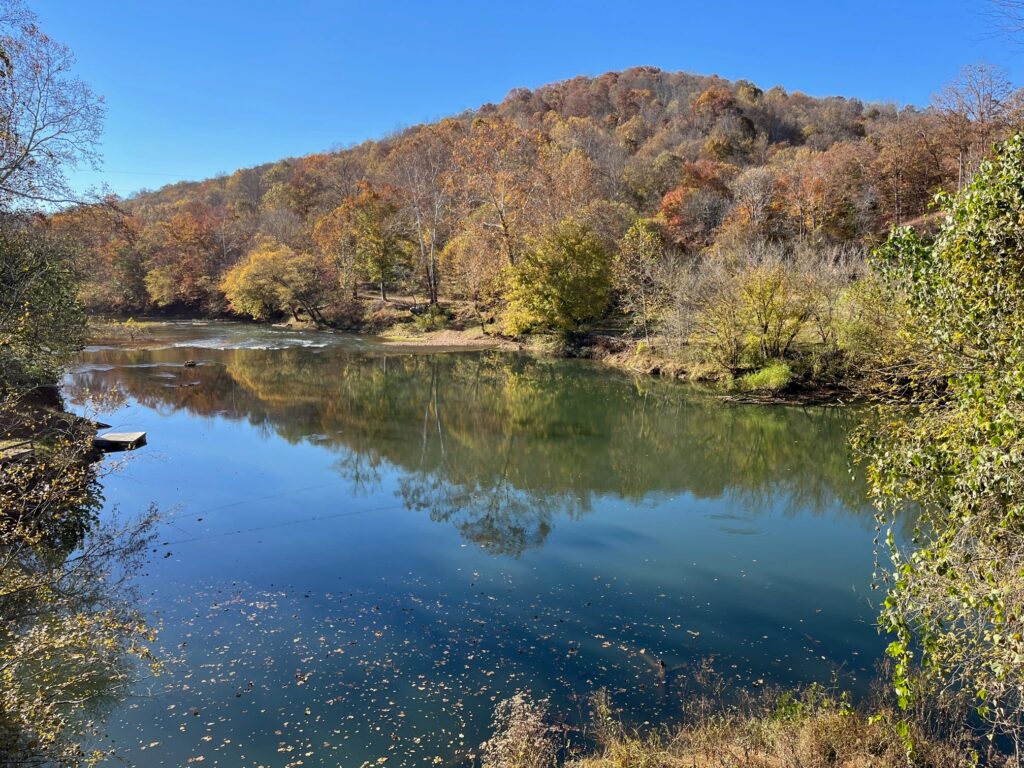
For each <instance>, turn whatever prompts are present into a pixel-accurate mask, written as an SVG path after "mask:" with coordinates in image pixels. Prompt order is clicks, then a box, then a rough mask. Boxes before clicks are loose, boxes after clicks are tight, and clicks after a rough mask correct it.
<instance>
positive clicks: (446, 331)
mask: <svg viewBox="0 0 1024 768" xmlns="http://www.w3.org/2000/svg"><path fill="white" fill-rule="evenodd" d="M392 316H393V324H391V325H387V326H384V327H381V326H379V325H378V326H375V329H376V330H375V332H365V331H362V330H359V329H356V328H348V329H341V330H339V329H331V328H325V327H323V326H318V325H317V324H315V323H310V322H302V321H298V322H297V321H295V320H289V321H286V322H281V323H262V322H259V321H254V320H246V319H244V318H241V319H240V318H237V317H230V316H228V317H222V318H209V317H187V316H179V317H174V316H164V317H161V316H157V317H143V318H140V319H139V320H136V319H134V318H124V319H121V318H114V317H109V316H91V317H90V318H89V330H88V339H89V343H93V344H121V343H131V342H137V341H142V340H144V339H145V338H146V336H147V335H149V334H150V333H152V331H153V329H155V328H159V327H160V326H161V324H163V323H166V322H175V321H178V322H181V321H197V322H218V321H220V322H242V323H245V324H251V325H253V326H256V327H258V326H264V327H270V328H277V329H286V330H289V331H296V332H299V333H340V334H351V335H355V336H365V337H368V338H372V339H373V340H374V341H375V342H377V343H380V344H383V345H385V346H387V347H390V348H393V349H403V348H408V349H411V350H421V351H463V350H485V349H491V350H500V351H506V352H520V353H524V354H532V355H537V356H540V357H551V358H578V359H586V360H592V361H594V362H595V363H599V364H601V365H604V366H607V367H609V368H612V369H615V370H618V371H621V372H623V373H628V374H634V375H638V376H654V377H661V378H665V379H671V380H675V381H681V382H689V383H699V384H710V385H714V386H715V387H716V388H717V389H718V390H719V395H720V396H721V397H722V399H723V400H725V401H728V402H744V403H760V404H793V405H796V404H798V405H842V404H846V403H851V402H855V401H859V400H863V399H864V398H865V397H866V394H865V393H864V392H858V391H856V389H854V388H853V387H851V386H847V385H845V384H844V383H842V382H833V383H828V384H822V383H816V382H814V381H806V382H801V381H798V382H794V381H793V376H792V372H791V371H787V372H783V373H782V375H781V376H776V377H775V378H774V379H773V376H772V374H773V373H774V371H772V369H771V368H768V369H767V373H768V376H767V377H765V381H764V382H763V383H761V382H759V381H758V377H757V376H756V375H755V377H754V378H753V383H752V384H746V383H745V382H743V380H742V379H741V380H740V381H736V380H735V379H733V378H732V377H730V376H728V375H726V374H725V373H724V372H722V371H721V370H718V369H716V368H714V367H713V366H708V365H706V364H703V363H702V362H700V360H699V359H698V358H695V356H694V354H693V352H692V351H689V354H687V353H686V352H685V351H677V352H675V353H671V352H661V351H659V347H658V346H651V345H649V344H648V343H646V342H644V341H642V340H637V339H633V338H629V337H628V336H623V335H622V334H614V335H613V334H608V333H606V334H585V335H582V336H580V337H577V338H576V339H574V340H573V341H572V342H567V341H566V340H565V339H564V338H563V337H561V336H558V335H543V336H542V335H534V336H529V337H519V338H515V337H509V336H504V335H501V334H499V333H496V332H494V331H493V330H491V329H489V328H487V327H486V326H484V327H481V326H480V325H471V326H469V327H465V326H461V325H459V324H452V325H448V326H447V327H444V328H440V329H430V328H427V329H424V328H423V327H421V326H420V325H418V324H417V323H416V322H415V318H416V316H415V315H413V314H412V313H411V312H409V310H408V309H407V308H405V309H403V308H400V307H398V308H396V309H395V311H394V312H393V315H392ZM655 341H657V340H655ZM763 370H765V369H762V371H763ZM755 373H757V372H755ZM762 375H763V374H762Z"/></svg>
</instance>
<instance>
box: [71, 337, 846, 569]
mask: <svg viewBox="0 0 1024 768" xmlns="http://www.w3.org/2000/svg"><path fill="white" fill-rule="evenodd" d="M187 355H188V350H181V349H164V350H153V351H128V352H121V351H113V350H107V351H99V352H97V353H94V355H93V357H92V363H94V366H93V367H91V368H89V369H84V370H83V371H81V372H79V373H78V374H76V375H75V376H74V381H73V386H72V392H74V391H80V390H84V389H87V388H92V389H98V388H101V387H104V386H110V385H112V384H114V383H119V384H120V385H121V386H123V387H125V388H126V389H127V390H128V391H129V393H130V394H131V395H132V396H134V397H135V398H137V399H138V400H139V401H140V402H141V403H143V404H145V405H147V406H150V407H153V408H157V409H160V410H166V409H172V410H175V409H184V410H187V411H188V412H190V413H195V414H200V415H222V416H226V417H228V418H233V419H245V420H247V421H248V422H250V423H252V424H254V425H258V426H261V427H264V428H268V429H272V430H273V431H274V432H275V433H276V434H278V435H280V436H282V437H283V438H285V439H286V440H289V441H293V442H298V441H314V442H316V443H318V444H322V445H326V446H329V447H331V448H334V449H336V450H338V451H339V453H340V454H341V456H340V458H339V462H338V468H339V471H341V472H342V473H343V474H345V476H346V477H349V478H350V479H352V480H353V481H355V480H358V481H359V482H362V483H367V482H369V483H373V482H374V477H375V472H376V469H377V468H378V467H380V466H381V465H382V464H383V463H385V462H386V463H387V464H389V465H391V466H394V467H397V468H399V469H400V470H401V472H402V477H401V478H400V482H399V489H400V493H401V495H402V498H403V500H404V502H405V503H406V504H407V505H408V506H409V507H410V508H413V509H422V510H425V511H427V512H429V514H430V515H431V517H432V519H435V520H438V521H444V522H449V523H451V524H454V525H456V526H457V527H458V528H459V530H460V531H461V532H462V533H463V535H464V536H466V537H467V538H468V539H470V540H472V541H475V542H477V543H478V544H480V545H482V546H484V547H485V548H487V549H489V550H491V551H494V552H502V553H516V552H521V551H522V550H523V549H525V548H527V547H530V546H536V545H538V544H540V543H542V542H543V541H544V538H545V537H546V535H547V533H548V531H549V530H550V528H551V525H552V521H553V519H554V517H555V516H556V515H568V516H578V515H582V514H585V513H586V512H587V511H588V510H589V509H590V507H591V504H592V501H593V499H594V498H595V497H596V496H603V495H612V496H615V497H619V498H624V499H629V500H637V501H638V500H640V499H643V498H645V497H647V496H649V495H651V494H677V493H680V492H688V493H691V494H693V495H695V496H697V497H701V498H720V497H728V498H730V499H731V500H732V501H733V502H734V503H735V505H736V506H737V508H742V509H743V510H744V511H745V512H747V513H761V512H764V511H765V510H767V509H769V508H772V509H777V508H780V501H781V502H782V503H781V509H782V510H783V511H792V510H797V509H810V510H813V511H816V512H822V511H825V510H853V511H854V512H856V513H860V512H861V511H863V509H864V508H863V502H862V499H863V490H862V488H861V486H860V484H859V483H858V481H857V480H856V479H855V478H853V477H851V475H850V472H849V457H848V454H847V450H846V436H847V433H848V431H849V429H850V427H851V426H852V424H853V421H854V419H855V415H854V414H852V413H850V412H849V411H844V410H840V409H798V408H764V407H743V406H723V405H722V404H720V403H719V402H718V401H716V400H714V399H713V398H707V397H701V396H698V395H695V394H694V393H692V392H687V390H685V389H684V388H683V387H681V386H679V385H674V384H671V383H666V382H659V381H656V380H641V381H634V380H632V379H630V378H628V377H623V376H618V375H614V374H610V373H608V372H607V371H603V370H600V369H598V368H596V367H593V366H589V365H584V364H576V363H572V362H566V361H545V360H536V359H533V358H528V357H523V356H516V355H507V354H498V353H471V354H438V355H425V354H361V353H353V352H350V351H343V350H331V349H327V350H321V351H316V352H313V351H310V350H307V349H284V350H226V351H220V352H216V353H214V357H215V360H214V364H209V365H201V366H199V367H197V368H182V367H180V363H181V362H182V361H183V360H184V359H185V358H186V356H187ZM105 363H106V364H110V365H114V366H120V367H117V368H116V369H107V370H104V369H103V364H105ZM160 363H162V364H163V365H154V364H160ZM175 365H177V366H178V367H168V366H175ZM126 366H128V367H126Z"/></svg>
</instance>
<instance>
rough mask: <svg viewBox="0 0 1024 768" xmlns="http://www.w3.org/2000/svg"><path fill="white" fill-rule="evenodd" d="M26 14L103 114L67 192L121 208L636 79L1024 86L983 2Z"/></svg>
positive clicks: (355, 6)
mask: <svg viewBox="0 0 1024 768" xmlns="http://www.w3.org/2000/svg"><path fill="white" fill-rule="evenodd" d="M28 2H29V4H30V6H31V7H32V8H33V9H34V10H36V12H37V13H38V14H39V16H40V23H41V26H42V28H43V29H44V30H45V31H46V32H47V33H48V34H50V35H51V36H52V37H54V38H56V39H58V40H60V41H61V42H64V43H66V44H68V45H69V46H70V47H71V48H72V49H73V50H74V51H75V53H76V54H77V56H78V63H79V66H78V71H79V74H80V76H81V77H82V78H83V79H85V80H86V81H88V82H89V83H90V84H91V85H92V86H93V88H94V90H96V91H97V92H98V93H100V94H102V95H103V96H105V98H106V100H107V106H108V117H107V125H106V132H105V140H104V147H103V152H104V156H105V158H106V161H105V165H104V168H103V170H102V171H101V172H99V173H94V172H91V171H90V172H84V171H83V172H78V173H76V174H74V181H75V183H76V185H77V186H79V187H85V186H87V185H90V184H94V183H97V182H105V183H106V184H108V185H109V186H110V187H111V188H112V189H113V190H114V191H116V192H118V193H120V194H127V193H130V192H132V191H134V190H137V189H140V188H143V187H145V188H155V187H159V186H162V185H164V184H167V183H171V182H174V181H177V180H180V179H196V178H204V177H207V176H211V175H214V174H216V173H219V172H226V171H232V170H234V169H235V168H239V167H243V166H250V165H256V164H258V163H262V162H267V161H270V160H277V159H280V158H282V157H288V156H295V155H302V154H306V153H308V152H313V151H317V150H324V149H328V148H331V147H335V146H339V145H346V144H351V143H356V142H359V141H362V140H363V139H367V138H376V137H379V136H381V135H384V134H386V133H389V132H391V131H393V130H394V129H396V128H400V127H402V126H406V125H412V124H415V123H419V122H424V121H428V120H434V119H436V118H439V117H443V116H445V115H449V114H453V113H457V112H460V111H462V110H464V109H468V108H473V107H476V106H479V105H480V104H483V103H486V102H498V101H500V100H501V99H502V98H503V97H504V95H505V94H506V93H507V92H508V91H509V90H510V89H511V88H514V87H517V86H526V87H531V88H532V87H536V86H540V85H543V84H545V83H549V82H553V81H556V80H562V79H565V78H568V77H572V76H575V75H579V74H585V75H598V74H601V73H603V72H606V71H609V70H617V69H624V68H627V67H630V66H636V65H640V64H648V65H653V66H657V67H660V68H662V69H666V70H686V71H689V72H695V73H700V74H718V75H721V76H723V77H727V78H729V79H738V78H746V79H748V80H751V81H753V82H755V83H757V84H758V85H760V86H762V87H770V86H772V85H782V86H783V87H785V88H787V89H788V90H794V91H795V90H799V91H804V92H806V93H809V94H812V95H815V96H824V95H833V94H835V95H843V96H856V97H859V98H862V99H864V100H868V101H871V100H878V101H894V102H898V103H913V104H920V105H923V104H927V103H928V102H929V100H930V99H931V96H932V94H933V93H935V92H936V91H937V90H938V89H939V88H940V87H941V86H942V85H943V83H945V82H947V81H948V80H950V79H951V78H952V77H953V76H954V75H955V74H956V73H957V70H958V69H959V68H960V67H961V66H963V65H965V64H968V63H973V62H976V61H980V60H984V61H988V62H990V63H993V64H997V65H1000V66H1003V67H1005V68H1006V69H1007V70H1008V72H1009V74H1010V75H1011V78H1012V79H1013V80H1014V82H1016V83H1018V84H1024V37H1022V38H1021V40H1020V41H1019V42H1017V43H1014V42H1013V41H1011V40H1009V39H1007V38H1006V37H1005V36H1002V35H999V34H998V33H997V30H996V25H995V22H994V21H993V19H992V18H991V17H990V15H989V14H990V12H991V9H992V6H991V5H990V4H989V3H988V2H987V1H986V0H885V1H880V0H860V1H859V2H857V1H850V2H847V1H846V0H837V1H836V2H829V0H817V1H816V2H805V1H803V0H801V1H799V2H749V1H746V2H742V1H740V0H716V1H715V2H705V1H704V0H649V1H648V2H636V3H633V2H621V1H620V2H616V3H605V2H590V3H582V2H557V1H556V0H547V2H534V0H524V1H522V2H517V3H481V2H439V1H437V0H435V2H390V3H384V2H337V1H335V2H331V1H330V0H308V1H307V0H292V2H280V0H274V1H270V2H267V1H264V0H253V1H252V2H221V0H204V1H203V2H198V1H197V0H177V1H176V2H173V3H160V2H135V1H134V0H133V1H132V2H124V0H90V1H88V2H84V1H83V0H28Z"/></svg>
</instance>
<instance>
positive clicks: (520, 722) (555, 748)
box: [482, 686, 1008, 768]
mask: <svg viewBox="0 0 1024 768" xmlns="http://www.w3.org/2000/svg"><path fill="white" fill-rule="evenodd" d="M591 708H592V719H591V721H590V723H589V724H588V725H587V727H586V728H585V729H584V731H583V733H582V734H581V735H580V736H581V737H580V738H576V739H573V738H572V737H571V736H570V737H569V738H567V736H566V733H567V731H566V728H565V727H564V726H560V725H557V724H554V722H553V720H552V719H551V717H550V713H549V712H548V711H547V707H546V702H544V701H540V702H538V701H535V700H532V699H530V698H529V696H527V695H525V694H523V693H520V694H517V695H516V696H514V697H512V698H511V699H508V700H506V701H504V702H502V703H500V704H499V705H498V707H497V709H496V710H495V718H494V724H493V727H494V735H493V737H492V738H491V739H490V740H489V741H488V742H486V743H485V744H484V745H483V748H482V757H483V761H482V763H483V766H484V768H547V767H548V766H553V765H560V766H563V768H968V766H974V765H977V764H978V762H977V760H981V761H982V763H983V764H988V765H992V766H997V765H1000V766H1001V765H1008V763H1007V762H1006V759H1005V757H1004V756H1002V755H999V754H997V753H996V752H995V751H994V750H991V748H990V752H989V753H988V754H986V755H984V756H982V755H978V754H976V751H975V748H976V747H978V746H979V743H978V742H977V741H974V740H973V737H972V736H971V734H970V732H969V730H967V729H966V728H957V727H954V726H953V725H951V723H953V722H957V720H956V718H951V717H950V714H951V713H949V712H939V711H936V710H929V711H927V712H916V713H912V714H910V715H909V719H908V715H907V713H899V712H898V711H897V709H896V708H895V707H894V705H892V704H891V703H889V702H885V701H881V700H880V699H879V698H875V699H874V700H872V701H871V702H869V703H867V704H865V706H864V707H863V708H855V707H853V706H851V705H850V704H849V703H848V701H847V700H846V698H845V697H844V696H842V695H838V694H836V693H835V692H834V691H829V690H826V689H824V688H821V687H819V686H811V687H809V688H806V689H803V690H800V691H797V692H788V691H787V692H782V691H771V690H768V691H765V690H762V691H760V692H756V693H750V694H745V695H741V696H740V697H739V698H738V700H734V701H733V703H732V704H730V705H728V706H724V705H723V703H722V699H721V698H720V697H718V696H715V695H710V694H709V695H703V696H696V697H692V698H690V699H687V700H686V701H684V702H682V712H683V719H682V722H679V723H676V724H674V725H665V726H661V727H649V728H647V729H644V730H640V729H633V728H630V727H627V726H625V725H624V724H623V723H622V722H621V721H620V720H619V719H618V714H617V712H616V710H615V708H614V705H613V702H612V700H611V699H610V698H609V697H608V695H607V694H606V693H604V692H600V693H598V694H596V695H595V696H593V697H592V700H591Z"/></svg>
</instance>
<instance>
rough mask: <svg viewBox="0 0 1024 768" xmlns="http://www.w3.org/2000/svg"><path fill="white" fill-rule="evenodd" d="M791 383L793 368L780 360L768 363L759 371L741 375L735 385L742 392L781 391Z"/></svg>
mask: <svg viewBox="0 0 1024 768" xmlns="http://www.w3.org/2000/svg"><path fill="white" fill-rule="evenodd" d="M792 383H793V370H792V369H791V368H790V367H789V365H788V364H786V363H784V362H782V361H776V362H774V363H769V364H768V365H766V366H765V367H764V368H762V369H761V370H759V371H754V373H748V374H747V375H746V376H741V377H740V378H739V379H738V380H737V382H736V386H737V387H738V388H739V389H741V390H743V391H744V392H772V393H774V392H782V391H783V390H785V389H786V388H787V387H788V386H789V385H790V384H792Z"/></svg>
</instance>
